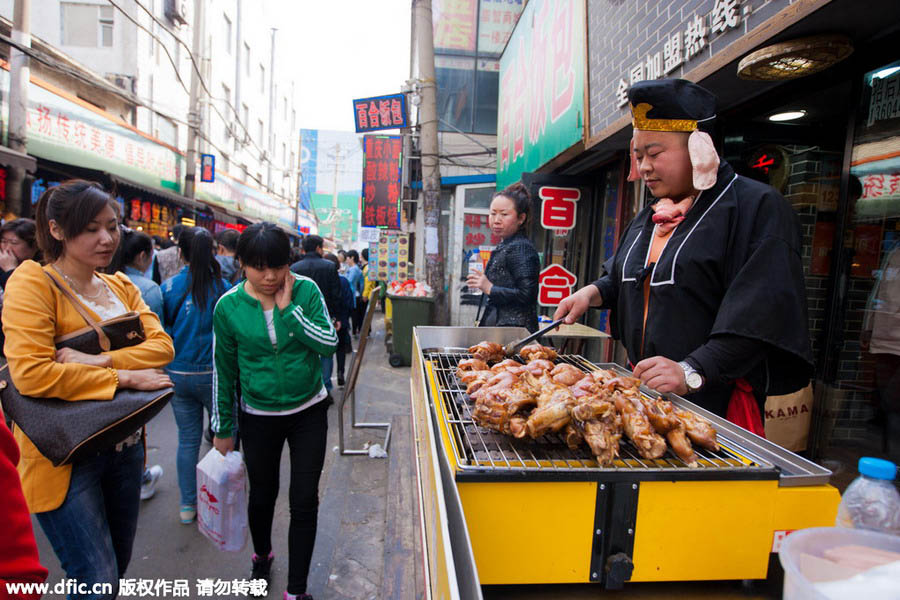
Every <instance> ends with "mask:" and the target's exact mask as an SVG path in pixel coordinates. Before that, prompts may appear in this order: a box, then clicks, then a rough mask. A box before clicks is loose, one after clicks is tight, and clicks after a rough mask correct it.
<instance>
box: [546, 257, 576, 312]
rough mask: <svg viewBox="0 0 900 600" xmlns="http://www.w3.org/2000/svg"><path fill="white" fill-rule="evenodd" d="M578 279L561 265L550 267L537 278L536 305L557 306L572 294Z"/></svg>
mask: <svg viewBox="0 0 900 600" xmlns="http://www.w3.org/2000/svg"><path fill="white" fill-rule="evenodd" d="M576 281H578V278H577V277H575V275H574V274H572V273H570V272H569V271H568V270H567V269H566V268H565V267H563V266H562V265H550V266H549V267H547V268H545V269H544V270H543V271H541V274H540V275H539V276H538V304H540V305H541V306H557V305H559V303H560V302H561V301H562V300H563V299H564V298H567V297H568V296H570V295H571V294H572V287H573V286H574V285H575V282H576Z"/></svg>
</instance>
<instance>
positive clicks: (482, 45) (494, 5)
mask: <svg viewBox="0 0 900 600" xmlns="http://www.w3.org/2000/svg"><path fill="white" fill-rule="evenodd" d="M524 4H525V2H524V0H481V9H480V14H479V16H478V53H479V54H497V55H499V54H501V53H502V52H503V47H504V46H506V41H507V40H508V39H509V36H510V34H511V33H512V30H513V27H515V25H516V21H518V20H519V14H520V13H521V12H522V8H523V5H524Z"/></svg>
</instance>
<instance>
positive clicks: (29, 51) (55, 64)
mask: <svg viewBox="0 0 900 600" xmlns="http://www.w3.org/2000/svg"><path fill="white" fill-rule="evenodd" d="M0 42H4V43H6V44H8V45H9V46H11V47H13V48H15V49H16V50H18V51H20V52H22V53H23V54H25V55H26V56H28V57H29V58H32V59H34V60H36V61H38V62H39V63H41V64H44V65H46V66H48V67H50V68H51V69H54V70H56V71H59V72H61V73H64V74H66V75H69V76H71V77H73V78H75V79H77V80H79V81H82V82H84V83H86V84H89V85H90V86H92V87H96V86H97V85H98V83H99V82H98V81H97V79H95V78H91V77H88V76H86V75H84V74H83V73H81V72H80V71H78V70H76V69H73V68H72V67H69V66H68V65H66V64H64V63H61V62H59V61H58V60H56V59H53V58H48V57H47V56H45V55H44V54H43V52H41V51H39V50H35V49H34V48H31V47H29V46H25V45H23V44H20V43H18V42H16V41H14V40H13V39H12V38H10V37H8V36H6V35H4V34H2V33H0ZM164 49H165V48H164ZM166 54H167V55H168V52H166ZM170 58H171V57H170ZM173 65H174V62H173ZM110 88H113V89H110V90H109V91H110V92H115V93H122V94H123V95H124V96H125V97H127V98H129V101H132V102H134V103H135V104H137V105H139V106H142V107H144V108H147V109H148V110H150V111H152V112H154V113H155V114H157V115H160V116H162V117H165V118H166V119H169V120H171V121H174V122H176V123H179V124H182V125H185V126H188V127H189V126H190V124H189V123H188V122H186V121H184V120H183V119H179V118H177V117H174V116H172V115H169V114H166V113H164V112H162V111H160V110H158V109H156V108H155V107H153V106H152V102H148V101H147V99H145V98H142V97H140V96H138V95H137V94H127V93H124V90H118V89H115V88H114V86H112V85H110ZM198 137H200V138H201V139H202V140H203V141H205V142H206V143H207V144H209V145H210V147H212V148H214V149H215V150H216V151H218V152H219V153H220V154H221V155H223V156H225V155H227V154H228V153H227V152H225V151H223V150H222V149H221V148H220V147H219V146H218V145H217V144H215V143H214V142H213V141H212V140H210V139H209V137H207V136H206V135H204V134H203V133H202V132H200V133H199V134H198ZM273 167H274V165H273ZM274 169H275V170H277V171H282V172H284V173H288V172H290V173H293V171H294V170H292V169H287V168H284V169H282V168H280V167H274ZM247 175H248V177H250V178H251V179H253V181H255V182H256V183H257V184H259V185H260V186H261V187H262V188H264V189H266V190H267V191H268V186H267V185H266V184H265V183H263V182H262V181H261V180H260V179H259V178H257V177H256V176H255V175H252V174H251V173H250V172H249V171H248V173H247ZM281 197H282V198H284V197H283V196H281ZM285 199H286V200H289V198H285Z"/></svg>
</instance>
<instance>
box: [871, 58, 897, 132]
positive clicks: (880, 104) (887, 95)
mask: <svg viewBox="0 0 900 600" xmlns="http://www.w3.org/2000/svg"><path fill="white" fill-rule="evenodd" d="M897 117H900V71H898V72H896V73H894V74H893V75H890V76H888V77H875V78H873V79H872V99H871V100H870V101H869V116H868V119H866V125H868V126H869V127H871V126H872V124H873V123H875V122H876V121H883V120H885V119H896V118H897Z"/></svg>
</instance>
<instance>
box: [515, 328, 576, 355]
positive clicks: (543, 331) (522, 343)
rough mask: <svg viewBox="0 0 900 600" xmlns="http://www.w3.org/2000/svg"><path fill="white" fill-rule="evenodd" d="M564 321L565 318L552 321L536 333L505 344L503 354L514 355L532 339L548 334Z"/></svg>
mask: <svg viewBox="0 0 900 600" xmlns="http://www.w3.org/2000/svg"><path fill="white" fill-rule="evenodd" d="M564 322H565V319H559V320H557V321H553V322H552V323H550V324H549V325H547V326H546V327H544V328H543V329H539V330H537V331H535V332H534V333H532V334H531V335H528V336H526V337H523V338H522V339H521V340H516V341H515V342H510V343H509V344H507V345H505V346H503V354H504V355H506V356H514V355H516V354H518V353H519V350H521V349H522V347H523V346H525V345H526V344H528V342H532V341H534V340H536V339H538V338H539V337H541V336H542V335H544V334H546V333H547V332H548V331H550V330H551V329H556V328H557V327H559V326H560V325H562V324H563V323H564Z"/></svg>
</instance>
